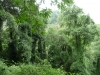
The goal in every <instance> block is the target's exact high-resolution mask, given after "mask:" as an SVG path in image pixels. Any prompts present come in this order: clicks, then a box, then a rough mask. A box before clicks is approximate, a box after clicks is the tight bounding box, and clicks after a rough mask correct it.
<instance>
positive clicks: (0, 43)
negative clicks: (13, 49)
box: [0, 18, 3, 51]
mask: <svg viewBox="0 0 100 75" xmlns="http://www.w3.org/2000/svg"><path fill="white" fill-rule="evenodd" d="M2 27H3V21H2V19H1V18H0V51H2Z"/></svg>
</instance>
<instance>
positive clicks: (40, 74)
mask: <svg viewBox="0 0 100 75" xmlns="http://www.w3.org/2000/svg"><path fill="white" fill-rule="evenodd" d="M0 75H66V72H64V71H63V70H61V69H53V68H52V67H51V66H49V65H40V64H34V65H33V64H22V65H20V66H15V65H13V66H9V67H7V66H6V65H5V64H4V63H3V62H2V63H1V62H0Z"/></svg>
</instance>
